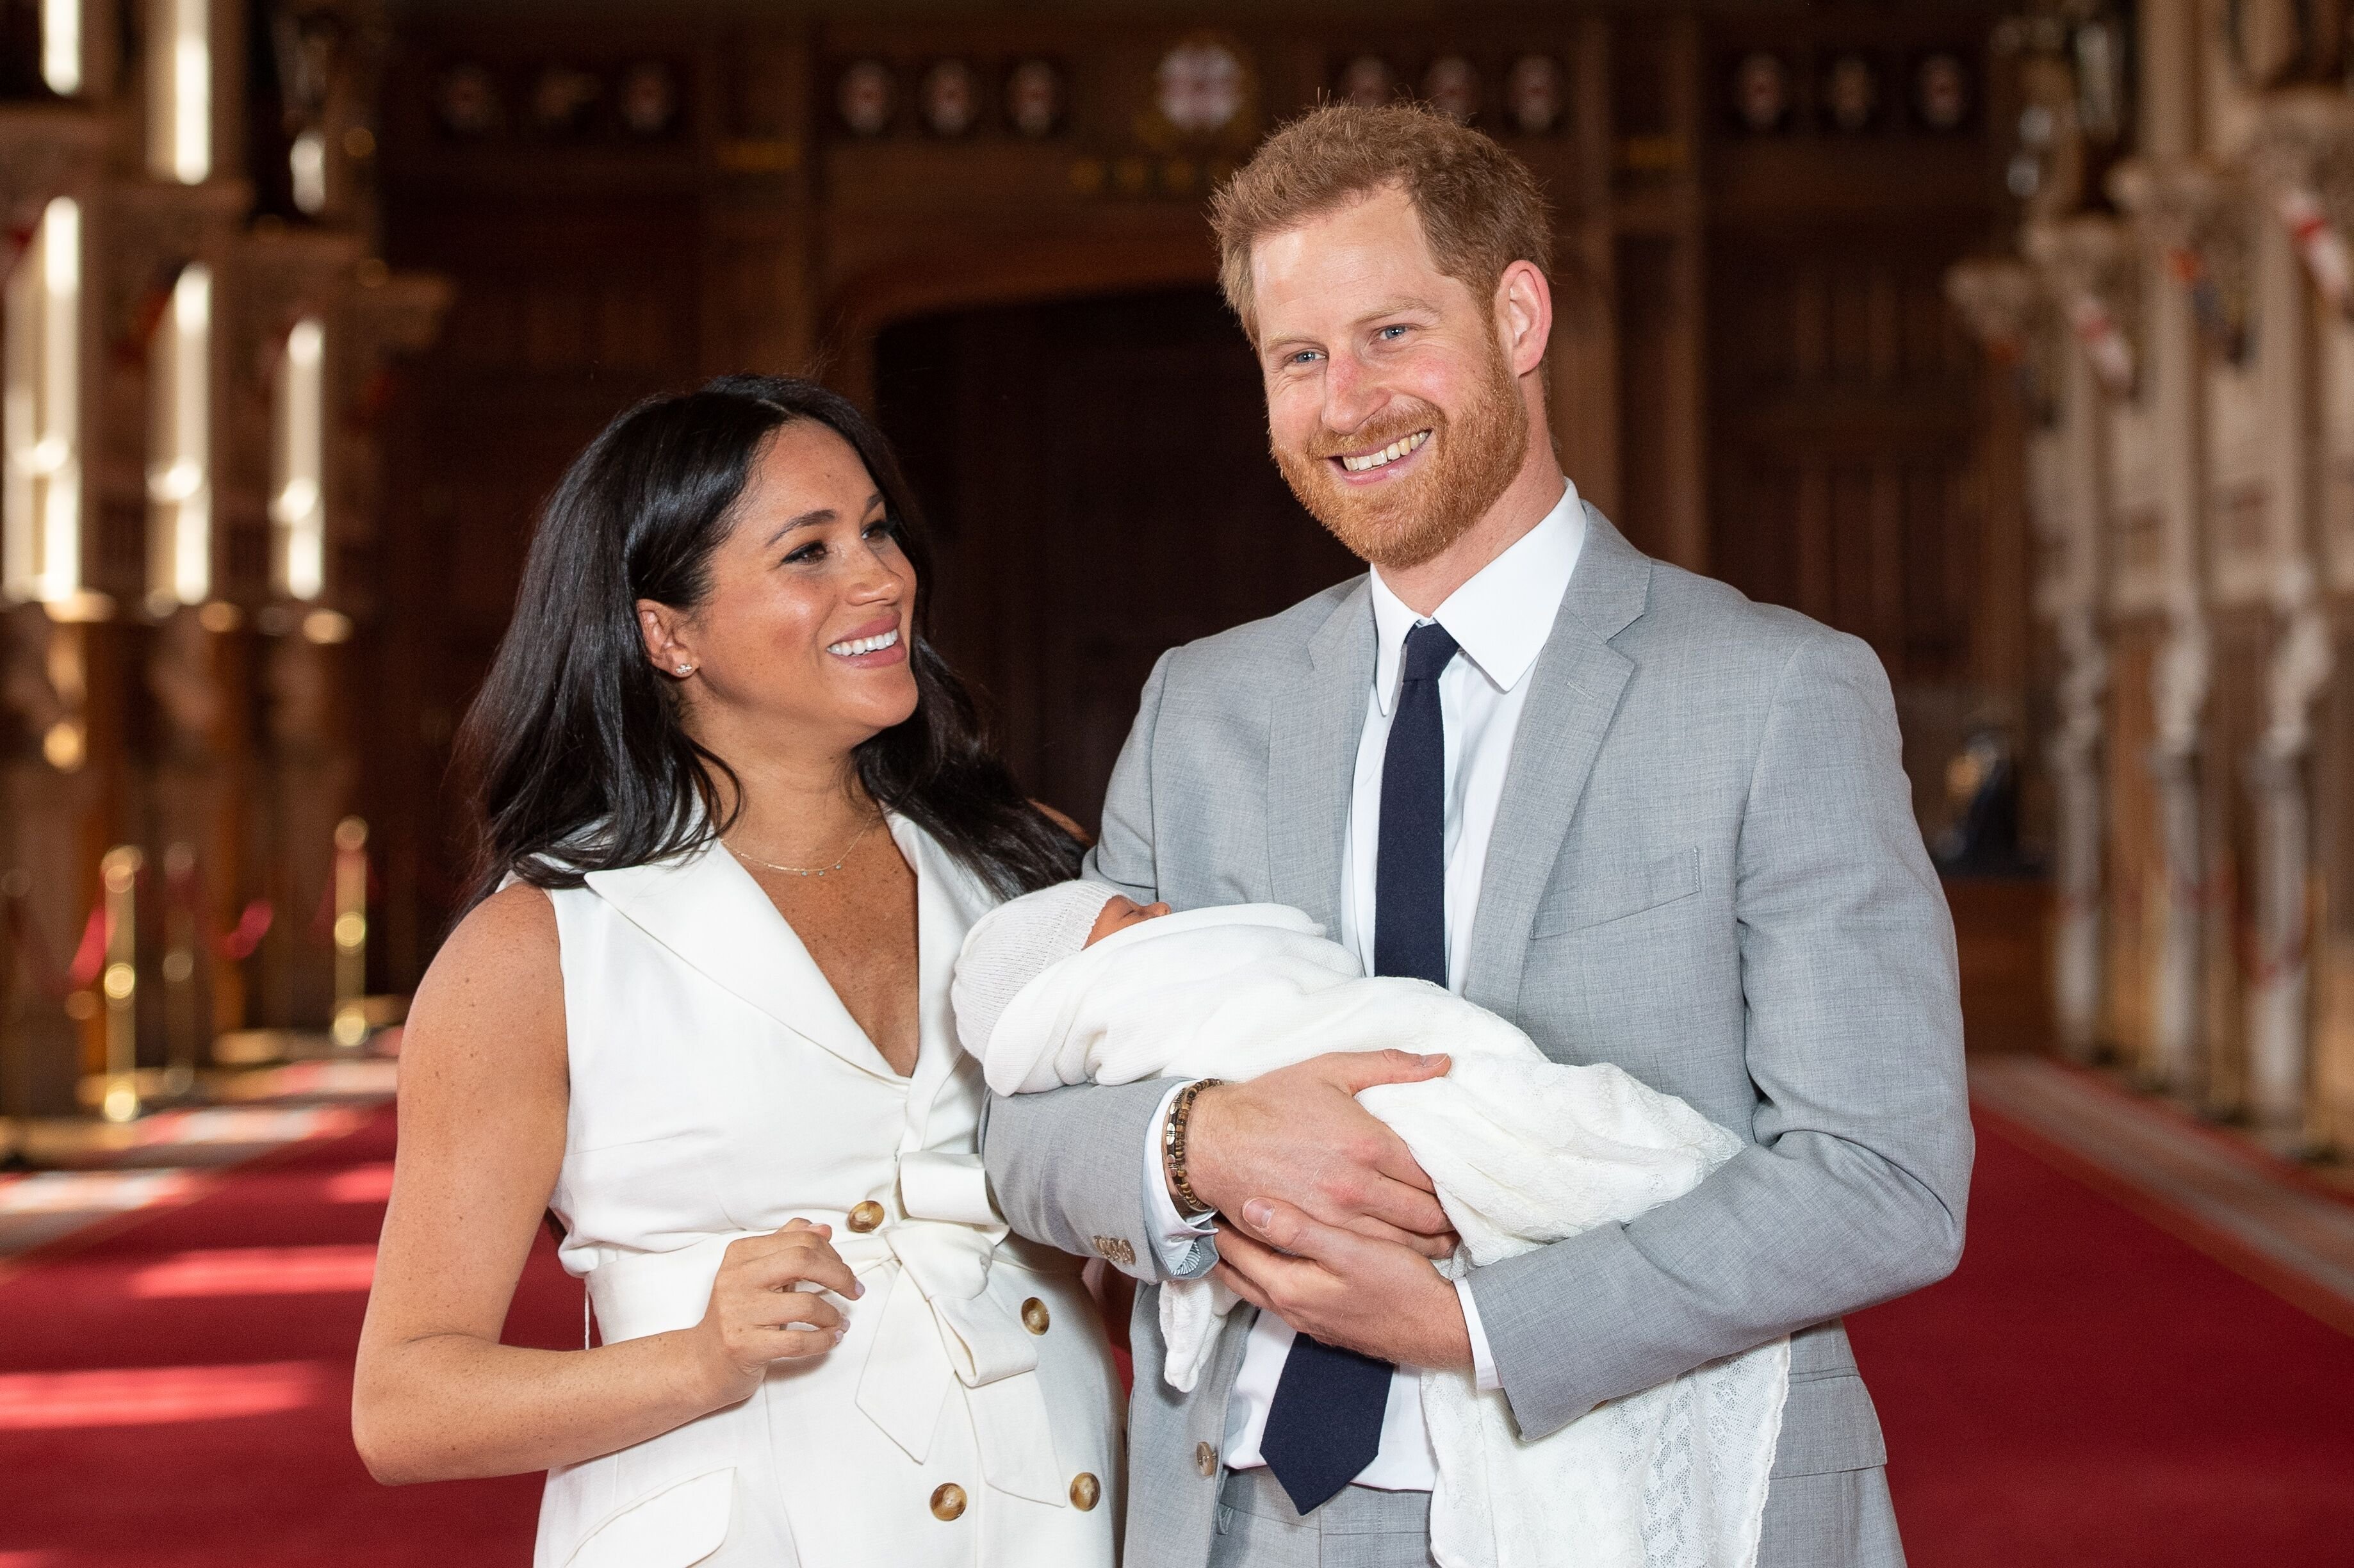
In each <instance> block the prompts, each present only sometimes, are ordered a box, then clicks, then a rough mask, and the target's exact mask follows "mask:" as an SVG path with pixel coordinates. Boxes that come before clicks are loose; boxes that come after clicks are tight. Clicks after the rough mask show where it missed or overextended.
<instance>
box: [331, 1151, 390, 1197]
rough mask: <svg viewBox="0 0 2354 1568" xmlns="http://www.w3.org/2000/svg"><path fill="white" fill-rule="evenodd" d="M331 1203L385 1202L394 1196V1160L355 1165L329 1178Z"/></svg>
mask: <svg viewBox="0 0 2354 1568" xmlns="http://www.w3.org/2000/svg"><path fill="white" fill-rule="evenodd" d="M326 1191H327V1202H330V1203H383V1202H390V1201H391V1198H392V1161H391V1160H376V1161H374V1162H372V1163H370V1164H366V1165H354V1166H352V1167H350V1168H349V1169H347V1170H343V1171H336V1172H335V1173H334V1175H333V1176H330V1177H328V1178H327V1185H326Z"/></svg>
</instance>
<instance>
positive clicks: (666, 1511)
mask: <svg viewBox="0 0 2354 1568" xmlns="http://www.w3.org/2000/svg"><path fill="white" fill-rule="evenodd" d="M735 1512H736V1471H735V1469H734V1467H728V1468H726V1469H719V1470H706V1471H705V1472H704V1473H703V1474H702V1475H699V1476H691V1477H689V1478H687V1479H685V1480H683V1481H673V1482H672V1483H671V1484H670V1485H668V1486H665V1487H663V1489H661V1490H659V1491H656V1492H652V1493H651V1494H649V1495H647V1496H644V1497H642V1498H639V1499H637V1500H635V1501H634V1502H631V1503H627V1504H624V1505H623V1506H622V1507H621V1508H620V1509H619V1510H616V1511H615V1512H614V1513H613V1514H612V1515H611V1516H610V1517H609V1518H608V1519H606V1520H604V1522H603V1523H601V1524H599V1525H598V1526H597V1527H596V1528H595V1529H593V1530H591V1531H589V1532H588V1534H587V1535H586V1536H584V1537H582V1539H581V1542H580V1544H579V1545H578V1547H576V1548H574V1549H573V1552H572V1555H571V1556H570V1557H568V1558H567V1559H565V1565H566V1568H689V1564H691V1563H700V1562H702V1561H703V1560H704V1559H705V1558H706V1557H708V1556H710V1555H711V1554H712V1553H713V1552H716V1551H718V1550H719V1548H720V1546H721V1545H722V1544H723V1543H724V1542H726V1539H727V1529H728V1526H729V1524H730V1523H731V1522H732V1521H733V1520H734V1518H735Z"/></svg>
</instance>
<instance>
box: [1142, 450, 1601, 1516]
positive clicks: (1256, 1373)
mask: <svg viewBox="0 0 2354 1568" xmlns="http://www.w3.org/2000/svg"><path fill="white" fill-rule="evenodd" d="M1562 484H1563V491H1562V497H1561V500H1560V502H1559V503H1557V504H1555V505H1554V507H1553V510H1552V511H1551V512H1548V513H1547V514H1545V515H1544V518H1543V521H1542V522H1540V523H1539V524H1537V525H1536V526H1535V527H1534V528H1532V529H1531V530H1530V531H1529V532H1528V533H1527V534H1525V535H1522V536H1521V538H1519V539H1518V540H1516V541H1515V542H1514V543H1513V544H1512V546H1511V547H1510V548H1509V549H1507V550H1505V551H1504V553H1503V554H1502V555H1500V556H1497V557H1496V558H1495V559H1494V560H1492V561H1490V562H1489V563H1488V565H1487V566H1485V567H1482V568H1480V570H1479V573H1478V575H1476V576H1475V577H1472V578H1471V580H1470V581H1469V582H1467V583H1465V584H1464V585H1463V586H1462V587H1461V588H1457V589H1456V590H1455V592H1454V593H1452V594H1450V595H1448V596H1447V602H1446V603H1444V604H1442V605H1440V606H1439V607H1438V610H1437V614H1435V615H1433V616H1431V617H1430V619H1431V620H1436V621H1437V622H1438V624H1440V625H1441V626H1444V627H1445V628H1446V629H1447V635H1448V636H1450V637H1452V638H1454V639H1455V641H1456V643H1457V645H1458V647H1459V648H1461V650H1462V652H1461V653H1460V654H1459V655H1458V656H1457V657H1456V658H1455V659H1454V660H1453V661H1452V662H1449V663H1448V664H1447V669H1446V670H1445V672H1444V673H1441V674H1440V676H1439V678H1438V705H1439V714H1440V717H1441V720H1442V722H1443V724H1444V726H1445V731H1446V767H1447V775H1446V777H1447V785H1446V790H1447V812H1446V822H1445V835H1446V855H1447V985H1448V987H1449V988H1450V989H1451V990H1453V991H1457V992H1458V993H1459V992H1460V991H1462V989H1463V976H1464V971H1465V969H1466V967H1467V964H1468V961H1469V955H1470V948H1471V927H1472V921H1473V918H1474V916H1476V915H1477V914H1478V911H1479V883H1480V878H1481V877H1482V875H1483V874H1485V873H1486V870H1487V862H1488V841H1489V839H1490V836H1491V834H1492V833H1493V832H1494V831H1495V826H1496V809H1497V807H1498V805H1499V804H1500V802H1501V800H1502V799H1503V794H1504V774H1505V769H1506V768H1507V767H1508V765H1509V764H1510V763H1511V754H1512V737H1513V736H1514V735H1516V734H1517V733H1518V732H1519V729H1520V724H1521V710H1522V708H1523V707H1524V706H1525V705H1527V702H1528V694H1529V685H1530V681H1529V672H1530V670H1531V669H1532V668H1533V667H1534V666H1535V664H1536V662H1537V655H1538V654H1539V653H1540V652H1543V648H1544V645H1545V640H1546V639H1547V638H1549V637H1550V636H1552V635H1553V620H1554V617H1555V616H1556V615H1557V614H1558V613H1559V612H1560V609H1561V603H1562V599H1563V597H1564V595H1565V594H1566V593H1567V592H1568V591H1569V579H1570V575H1571V574H1572V573H1573V572H1574V571H1575V569H1576V567H1577V557H1578V554H1579V552H1580V550H1581V549H1582V548H1583V547H1584V546H1585V509H1584V507H1582V506H1581V505H1580V504H1579V503H1578V498H1577V486H1576V485H1575V484H1572V483H1571V482H1569V481H1568V480H1566V479H1564V480H1563V482H1562ZM1372 590H1373V592H1372V597H1373V630H1374V635H1375V639H1376V652H1375V655H1374V662H1373V690H1372V691H1371V692H1370V693H1368V694H1367V695H1366V701H1365V726H1364V729H1363V732H1362V733H1361V734H1360V736H1359V737H1358V741H1357V772H1356V786H1355V789H1354V791H1353V792H1352V795H1351V797H1350V802H1349V828H1348V837H1347V840H1346V844H1345V847H1344V849H1343V851H1342V853H1341V938H1340V939H1341V944H1342V945H1343V946H1344V947H1347V948H1352V949H1353V950H1354V951H1355V953H1356V955H1357V958H1358V961H1359V962H1360V963H1362V964H1363V966H1364V969H1365V972H1366V973H1367V974H1371V973H1373V916H1374V886H1375V881H1374V866H1375V861H1376V851H1377V849H1378V847H1379V845H1378V839H1379V832H1378V829H1379V825H1380V822H1381V815H1382V765H1383V762H1384V758H1385V757H1386V755H1387V752H1388V747H1389V736H1390V720H1391V718H1392V716H1393V715H1394V714H1395V712H1396V710H1397V701H1398V692H1399V687H1400V685H1401V683H1402V681H1401V675H1400V667H1401V665H1402V663H1403V661H1404V656H1405V635H1406V633H1407V632H1408V631H1409V630H1413V629H1414V628H1415V627H1416V626H1417V625H1419V624H1421V623H1422V618H1421V617H1420V616H1417V615H1416V613H1415V612H1414V611H1413V610H1412V609H1408V608H1407V607H1406V605H1405V601H1404V600H1402V599H1399V598H1398V597H1397V595H1395V594H1394V593H1393V592H1391V591H1390V588H1389V585H1388V584H1387V583H1385V582H1384V581H1383V580H1382V575H1381V572H1380V570H1379V569H1378V568H1376V569H1375V570H1374V571H1373V575H1372ZM1180 1087H1182V1086H1180ZM1176 1092H1177V1091H1176V1090H1175V1089H1172V1090H1171V1091H1170V1100H1172V1101H1173V1100H1174V1098H1175V1097H1176ZM1167 1116H1168V1102H1167V1101H1164V1102H1163V1104H1162V1107H1161V1116H1160V1117H1157V1118H1154V1120H1153V1121H1152V1123H1151V1128H1152V1131H1151V1135H1150V1137H1149V1138H1148V1139H1146V1147H1145V1152H1144V1167H1145V1176H1144V1187H1145V1192H1146V1193H1147V1194H1148V1202H1150V1203H1151V1204H1152V1206H1153V1210H1154V1213H1155V1216H1156V1223H1157V1224H1158V1225H1159V1227H1160V1243H1161V1263H1162V1266H1164V1267H1166V1268H1167V1269H1168V1270H1169V1271H1170V1272H1171V1273H1172V1274H1174V1275H1177V1276H1178V1277H1183V1278H1191V1277H1196V1276H1199V1275H1201V1274H1204V1273H1206V1272H1208V1270H1209V1268H1210V1266H1212V1264H1213V1263H1214V1262H1215V1261H1216V1259H1215V1254H1214V1251H1213V1249H1212V1246H1211V1244H1210V1243H1209V1241H1208V1237H1209V1236H1210V1235H1211V1234H1214V1223H1213V1222H1214V1218H1215V1216H1214V1215H1209V1214H1204V1215H1203V1216H1202V1217H1201V1218H1200V1219H1198V1220H1195V1221H1193V1222H1190V1223H1189V1222H1188V1221H1186V1220H1184V1219H1182V1218H1181V1217H1179V1215H1178V1213H1177V1205H1176V1203H1175V1202H1173V1201H1172V1199H1171V1198H1170V1196H1169V1192H1168V1188H1167V1184H1166V1183H1165V1182H1164V1181H1163V1180H1162V1179H1161V1139H1160V1132H1161V1122H1162V1120H1164V1119H1165V1118H1167ZM1456 1295H1457V1297H1458V1298H1459V1299H1460V1300H1461V1302H1462V1304H1463V1320H1464V1323H1465V1325H1466V1326H1467V1327H1468V1328H1469V1330H1470V1335H1471V1358H1472V1362H1473V1366H1474V1369H1475V1372H1476V1375H1477V1376H1478V1379H1479V1386H1480V1387H1482V1388H1487V1389H1493V1388H1496V1387H1498V1386H1500V1385H1499V1383H1498V1381H1497V1377H1496V1369H1495V1362H1494V1359H1493V1357H1492V1356H1491V1355H1490V1352H1489V1349H1488V1336H1487V1334H1486V1333H1485V1332H1484V1331H1483V1330H1481V1328H1480V1325H1479V1307H1478V1305H1477V1304H1476V1303H1475V1302H1474V1301H1473V1300H1472V1298H1471V1291H1470V1287H1469V1284H1468V1282H1462V1281H1458V1283H1457V1285H1456ZM1292 1333H1293V1331H1292V1329H1291V1326H1290V1325H1289V1324H1288V1323H1286V1322H1284V1321H1283V1320H1282V1319H1279V1318H1278V1317H1277V1316H1276V1315H1275V1314H1274V1313H1272V1312H1262V1313H1260V1314H1259V1315H1258V1319H1257V1321H1256V1322H1255V1323H1254V1324H1253V1325H1252V1326H1251V1330H1250V1339H1249V1341H1248V1343H1247V1344H1246V1346H1245V1348H1244V1351H1243V1364H1242V1367H1241V1370H1240V1371H1238V1372H1236V1373H1235V1387H1234V1394H1233V1397H1232V1398H1231V1399H1229V1400H1228V1402H1227V1404H1226V1440H1225V1463H1226V1465H1227V1466H1228V1467H1230V1468H1233V1469H1237V1470H1240V1469H1248V1468H1251V1467H1254V1466H1258V1465H1264V1464H1265V1463H1266V1462H1267V1461H1266V1460H1265V1459H1264V1458H1262V1457H1260V1455H1259V1440H1260V1437H1261V1436H1262V1435H1263V1434H1264V1433H1265V1432H1266V1430H1267V1407H1268V1405H1269V1404H1271V1403H1272V1402H1273V1400H1274V1398H1275V1388H1276V1383H1277V1382H1278V1379H1280V1378H1281V1376H1282V1374H1283V1362H1284V1358H1285V1357H1286V1356H1287V1355H1288V1353H1289V1352H1290V1350H1291V1340H1292ZM1436 1478H1437V1473H1436V1468H1435V1466H1434V1464H1433V1461H1432V1457H1431V1451H1430V1437H1429V1435H1428V1433H1427V1432H1426V1431H1425V1429H1424V1426H1423V1419H1422V1402H1421V1400H1420V1398H1419V1397H1418V1395H1417V1393H1416V1385H1415V1372H1414V1369H1412V1368H1410V1367H1400V1368H1399V1369H1398V1370H1397V1372H1396V1374H1395V1375H1394V1376H1393V1377H1392V1379H1391V1380H1390V1393H1389V1403H1388V1404H1387V1405H1386V1406H1385V1407H1384V1411H1383V1414H1382V1445H1381V1451H1380V1452H1379V1453H1378V1454H1376V1455H1375V1456H1374V1458H1373V1463H1372V1464H1370V1465H1368V1466H1366V1467H1365V1468H1364V1469H1363V1470H1362V1471H1360V1472H1359V1473H1358V1475H1357V1477H1356V1481H1355V1484H1356V1485H1358V1486H1363V1487H1378V1488H1381V1489H1384V1490H1388V1491H1427V1490H1429V1489H1430V1488H1431V1486H1432V1485H1433V1483H1434V1481H1435V1480H1436Z"/></svg>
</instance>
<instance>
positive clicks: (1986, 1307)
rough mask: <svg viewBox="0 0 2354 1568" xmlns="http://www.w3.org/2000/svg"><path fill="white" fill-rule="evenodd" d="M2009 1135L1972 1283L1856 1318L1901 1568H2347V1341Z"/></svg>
mask: <svg viewBox="0 0 2354 1568" xmlns="http://www.w3.org/2000/svg"><path fill="white" fill-rule="evenodd" d="M2004 1129H2005V1124H2004V1123H2003V1122H2002V1121H2000V1120H1999V1118H1994V1117H1990V1116H1988V1115H1987V1114H1986V1113H1985V1112H1983V1111H1981V1112H1980V1113H1979V1116H1978V1176H1977V1180H1976V1181H1975V1182H1974V1183H1973V1186H1972V1193H1971V1200H1970V1202H1971V1214H1970V1237H1969V1245H1968V1248H1967V1252H1966V1253H1965V1255H1964V1256H1963V1259H1962V1266H1961V1267H1960V1268H1959V1269H1958V1270H1957V1271H1956V1273H1955V1274H1954V1276H1953V1277H1952V1278H1950V1279H1947V1280H1946V1281H1945V1282H1944V1283H1942V1284H1940V1285H1937V1286H1934V1287H1931V1288H1929V1289H1927V1290H1925V1291H1922V1292H1920V1293H1919V1294H1918V1295H1915V1296H1911V1297H1907V1298H1904V1299H1903V1300H1901V1301H1894V1302H1891V1303H1890V1304H1889V1305H1887V1306H1885V1307H1881V1308H1874V1309H1873V1310H1872V1311H1870V1312H1865V1313H1861V1314H1858V1315H1857V1316H1856V1317H1855V1318H1853V1319H1850V1331H1851V1333H1852V1335H1853V1337H1854V1340H1855V1347H1856V1356H1857V1359H1858V1360H1859V1361H1861V1363H1862V1366H1863V1372H1864V1376H1865V1377H1866V1379H1868V1380H1869V1381H1870V1383H1871V1384H1872V1393H1873V1397H1874V1398H1875V1399H1876V1400H1877V1402H1878V1404H1879V1405H1880V1417H1881V1423H1882V1426H1883V1427H1884V1428H1885V1429H1886V1431H1887V1434H1888V1447H1889V1453H1890V1456H1891V1457H1890V1461H1889V1482H1890V1485H1891V1487H1892V1488H1893V1490H1894V1492H1895V1494H1896V1511H1897V1516H1898V1518H1899V1519H1900V1520H1902V1522H1903V1527H1904V1543H1905V1550H1906V1552H1907V1553H1908V1555H1909V1556H1910V1558H1911V1560H1912V1563H1913V1565H1914V1568H1996V1565H1998V1564H2044V1563H2055V1564H2057V1563H2065V1564H2069V1565H2070V1568H2107V1565H2110V1564H2116V1565H2119V1568H2126V1565H2130V1568H2172V1565H2174V1564H2182V1565H2184V1568H2190V1565H2192V1564H2197V1565H2199V1568H2240V1565H2242V1564H2247V1565H2250V1568H2253V1565H2256V1564H2263V1565H2264V1568H2343V1565H2346V1564H2354V1338H2349V1337H2348V1336H2346V1335H2344V1334H2342V1333H2339V1332H2338V1331H2337V1330H2334V1329H2331V1328H2329V1327H2327V1326H2326V1325H2324V1324H2323V1323H2321V1322H2319V1321H2318V1320H2317V1319H2313V1318H2310V1317H2308V1316H2306V1314H2305V1313H2303V1312H2301V1311H2299V1310H2298V1309H2297V1308H2294V1307H2291V1306H2289V1305H2288V1304H2287V1303H2286V1302H2285V1301H2283V1300H2281V1299H2280V1298H2278V1297H2276V1296H2274V1295H2272V1294H2271V1293H2270V1292H2268V1291H2266V1290H2264V1289H2262V1288H2261V1287H2257V1286H2255V1285H2253V1284H2251V1283H2249V1282H2248V1281H2247V1280H2245V1279H2243V1278H2242V1277H2240V1276H2239V1275H2237V1274H2234V1273H2232V1272H2231V1271H2230V1270H2229V1269H2227V1268H2225V1267H2223V1266H2221V1264H2218V1263H2216V1262H2214V1261H2212V1260H2211V1259H2210V1258H2209V1257H2207V1256H2206V1255H2204V1254H2201V1253H2199V1252H2196V1251H2194V1250H2192V1249H2191V1248H2190V1247H2189V1246H2187V1245H2184V1244H2182V1243H2181V1242H2179V1241H2177V1240H2175V1239H2174V1238H2173V1237H2172V1236H2169V1235H2168V1234H2165V1233H2164V1232H2161V1231H2159V1230H2158V1229H2157V1228H2155V1227H2154V1226H2152V1225H2149V1224H2146V1223H2144V1222H2143V1221H2141V1220H2139V1219H2137V1218H2136V1217H2135V1216H2133V1215H2132V1214H2130V1213H2127V1212H2126V1210H2124V1209H2123V1208H2121V1207H2119V1206H2118V1205H2116V1204H2115V1203H2114V1202H2110V1201H2109V1200H2108V1199H2106V1198H2105V1197H2102V1196H2100V1195H2099V1194H2097V1193H2095V1192H2093V1191H2092V1190H2091V1189H2089V1188H2087V1187H2084V1186H2081V1185H2079V1184H2077V1183H2076V1182H2075V1181H2072V1180H2070V1179H2069V1178H2068V1177H2066V1176H2063V1175H2062V1174H2061V1173H2060V1172H2059V1171H2056V1170H2054V1169H2053V1168H2052V1167H2051V1166H2049V1165H2046V1164H2044V1163H2043V1162H2042V1161H2041V1160H2038V1159H2037V1158H2035V1157H2034V1156H2033V1155H2031V1153H2029V1152H2028V1149H2027V1146H2025V1145H2023V1144H2022V1143H2021V1142H2017V1141H2013V1140H2012V1139H2010V1138H2007V1137H2005V1136H2004Z"/></svg>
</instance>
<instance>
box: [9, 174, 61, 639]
mask: <svg viewBox="0 0 2354 1568" xmlns="http://www.w3.org/2000/svg"><path fill="white" fill-rule="evenodd" d="M6 322H7V326H6V334H5V335H6V339H7V344H6V351H5V363H6V375H7V390H6V394H5V409H0V445H5V480H0V487H4V488H0V528H5V543H0V587H5V592H6V594H7V597H9V598H11V599H42V600H47V601H49V602H51V603H55V602H57V601H58V600H61V599H65V598H67V597H68V596H69V595H70V594H71V593H72V592H73V591H74V589H75V588H77V587H79V586H80V578H81V207H80V204H79V203H77V202H76V201H74V200H73V199H72V198H71V197H70V196H59V197H58V198H57V199H56V200H54V201H52V202H50V203H49V204H48V207H46V208H44V209H43V210H42V213H41V221H40V225H39V228H37V230H36V232H35V233H34V236H33V239H32V243H31V244H30V245H29V246H27V249H26V252H25V255H24V257H23V259H22V260H20V261H19V262H18V263H17V266H16V273H15V275H14V276H13V277H11V278H10V279H9V280H8V285H7V298H6Z"/></svg>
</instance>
